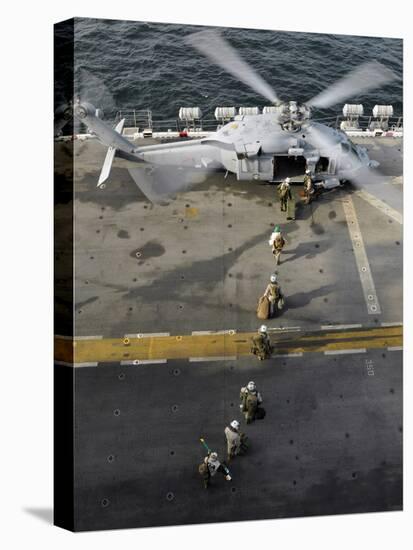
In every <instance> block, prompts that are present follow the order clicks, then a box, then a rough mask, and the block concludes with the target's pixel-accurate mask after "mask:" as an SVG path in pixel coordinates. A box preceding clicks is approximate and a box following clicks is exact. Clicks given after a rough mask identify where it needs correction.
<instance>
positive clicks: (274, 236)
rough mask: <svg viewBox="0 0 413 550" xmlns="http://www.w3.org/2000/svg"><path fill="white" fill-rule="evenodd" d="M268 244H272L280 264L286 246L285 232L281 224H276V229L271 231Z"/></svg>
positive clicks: (276, 260)
mask: <svg viewBox="0 0 413 550" xmlns="http://www.w3.org/2000/svg"><path fill="white" fill-rule="evenodd" d="M268 244H269V245H270V246H271V249H272V253H273V254H274V257H275V262H276V264H277V265H279V264H280V263H281V260H280V257H281V252H282V249H283V248H284V246H285V239H284V236H283V234H282V233H281V229H280V226H279V225H276V226H275V227H274V231H273V232H272V233H271V237H270V240H269V241H268Z"/></svg>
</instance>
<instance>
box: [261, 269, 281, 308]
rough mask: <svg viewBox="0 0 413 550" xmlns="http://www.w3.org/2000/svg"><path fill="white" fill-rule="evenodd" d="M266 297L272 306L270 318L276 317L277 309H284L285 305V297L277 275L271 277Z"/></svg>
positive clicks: (265, 293)
mask: <svg viewBox="0 0 413 550" xmlns="http://www.w3.org/2000/svg"><path fill="white" fill-rule="evenodd" d="M264 296H265V297H266V298H267V299H268V301H269V304H270V318H271V317H274V316H275V313H276V311H277V309H282V307H283V305H284V297H283V294H282V292H281V287H280V285H279V284H278V282H277V275H275V273H274V274H273V275H271V277H270V282H269V283H268V285H267V288H266V289H265V292H264Z"/></svg>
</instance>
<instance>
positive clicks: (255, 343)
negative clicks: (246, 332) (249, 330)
mask: <svg viewBox="0 0 413 550" xmlns="http://www.w3.org/2000/svg"><path fill="white" fill-rule="evenodd" d="M251 353H252V354H253V355H256V356H257V357H258V359H259V360H260V361H263V360H264V359H268V358H269V357H271V353H272V346H271V343H270V339H269V336H268V334H267V327H266V326H265V325H261V327H260V328H259V330H258V334H255V335H254V336H253V337H252V346H251Z"/></svg>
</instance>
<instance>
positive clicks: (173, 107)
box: [75, 19, 403, 120]
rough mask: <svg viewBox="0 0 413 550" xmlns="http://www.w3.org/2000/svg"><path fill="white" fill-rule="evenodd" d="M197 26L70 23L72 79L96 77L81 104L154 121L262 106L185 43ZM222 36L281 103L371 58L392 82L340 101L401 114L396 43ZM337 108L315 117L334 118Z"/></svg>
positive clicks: (269, 34)
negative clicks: (139, 112)
mask: <svg viewBox="0 0 413 550" xmlns="http://www.w3.org/2000/svg"><path fill="white" fill-rule="evenodd" d="M205 28H206V27H196V26H189V25H176V24H173V25H172V24H162V23H142V22H131V21H112V20H99V19H76V23H75V76H78V77H79V78H80V76H79V75H80V69H82V68H83V69H86V70H87V71H89V72H90V73H91V74H92V75H93V76H94V77H96V79H97V80H94V81H93V83H89V90H88V99H92V100H93V102H94V104H95V106H96V107H101V108H103V110H104V111H105V113H106V114H107V115H108V118H110V117H113V115H114V112H115V111H116V110H117V109H126V108H136V109H146V108H149V109H151V110H152V111H153V116H154V119H155V120H156V119H165V118H167V119H175V118H177V114H178V110H179V108H180V107H182V106H198V107H200V108H201V109H202V111H203V113H204V118H212V117H213V111H214V109H215V107H216V106H232V105H234V106H240V105H250V106H255V105H257V106H260V107H263V106H264V105H267V104H268V101H267V100H265V99H264V98H262V97H260V96H259V95H257V94H256V93H255V92H254V91H252V90H250V89H249V88H248V87H247V86H246V85H244V84H243V83H240V82H238V81H237V80H236V79H235V78H234V77H232V76H231V75H229V74H227V73H226V72H225V71H224V70H223V69H221V68H219V67H217V66H215V65H213V64H211V62H210V61H209V60H208V59H206V58H205V57H203V56H202V55H201V54H200V53H198V52H197V51H195V50H193V49H192V48H191V47H190V46H188V45H187V44H185V42H184V40H183V39H184V37H185V36H186V35H188V34H190V33H191V32H194V31H197V30H202V29H205ZM222 34H223V36H224V37H225V38H226V39H227V40H228V41H229V42H230V43H231V44H232V45H233V46H234V47H235V48H236V49H237V50H238V51H239V53H240V54H241V56H242V57H243V58H244V59H245V60H246V61H248V63H250V64H251V65H252V66H253V67H254V68H255V69H256V71H257V72H258V73H259V74H260V75H261V76H262V77H263V78H264V79H265V80H267V81H268V83H269V84H270V85H271V87H273V89H274V90H275V92H276V94H277V95H278V97H280V98H281V99H283V100H297V101H307V100H309V99H310V98H312V97H313V96H315V95H316V94H317V93H318V92H320V91H321V90H323V89H324V88H326V87H327V86H328V85H330V84H331V83H333V82H334V81H335V80H337V79H338V78H340V77H342V76H343V75H345V74H346V73H347V72H348V71H350V70H351V69H352V68H354V67H356V66H357V65H359V64H360V63H362V62H364V61H368V60H373V59H376V60H378V61H380V62H381V63H383V64H385V65H386V66H388V67H389V68H391V69H392V70H393V71H394V72H395V73H396V74H397V75H398V76H399V77H400V80H399V81H396V82H394V83H392V84H388V85H386V86H384V87H382V88H379V89H376V90H372V91H370V92H368V93H367V94H366V95H362V96H354V97H349V98H348V102H349V103H363V104H364V109H365V114H370V113H371V109H372V108H373V106H374V105H375V104H376V103H379V104H392V105H393V106H394V109H395V114H397V115H399V114H400V115H401V114H402V105H403V103H402V102H403V97H402V80H401V79H402V70H403V42H402V40H401V39H393V38H371V37H363V36H345V35H332V34H312V33H296V32H285V31H268V30H253V29H238V28H223V29H222ZM82 78H84V77H82ZM99 81H101V82H103V83H104V84H105V86H99V85H97V84H96V83H97V82H99ZM82 82H84V80H82ZM83 86H85V84H83ZM86 86H88V84H86ZM105 87H106V90H105ZM91 96H92V97H91ZM110 96H112V99H111V98H110ZM97 103H100V104H97ZM343 103H344V102H342V103H340V104H338V105H336V106H335V107H333V108H330V109H326V110H324V111H318V112H316V113H315V115H316V116H330V115H337V114H339V113H340V112H341V109H342V106H343Z"/></svg>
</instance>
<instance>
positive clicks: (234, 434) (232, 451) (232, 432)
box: [224, 420, 241, 462]
mask: <svg viewBox="0 0 413 550" xmlns="http://www.w3.org/2000/svg"><path fill="white" fill-rule="evenodd" d="M224 433H225V437H226V439H227V459H228V462H229V461H230V460H231V459H232V458H234V456H236V455H239V454H240V453H241V434H240V431H239V422H238V420H233V421H232V422H231V424H230V425H229V426H227V427H226V428H225V430H224Z"/></svg>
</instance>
